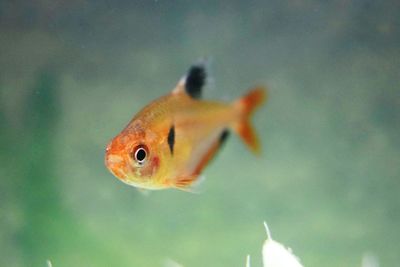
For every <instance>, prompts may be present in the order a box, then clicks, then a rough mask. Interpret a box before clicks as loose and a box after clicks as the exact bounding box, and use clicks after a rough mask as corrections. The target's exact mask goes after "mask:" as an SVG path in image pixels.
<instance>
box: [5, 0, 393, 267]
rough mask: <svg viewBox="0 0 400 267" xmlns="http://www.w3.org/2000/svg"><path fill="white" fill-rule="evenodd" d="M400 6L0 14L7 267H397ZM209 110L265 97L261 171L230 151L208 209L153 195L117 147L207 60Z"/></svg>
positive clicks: (82, 5)
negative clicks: (272, 266)
mask: <svg viewBox="0 0 400 267" xmlns="http://www.w3.org/2000/svg"><path fill="white" fill-rule="evenodd" d="M399 14H400V2H399V1H396V0H393V1H389V0H388V1H372V0H364V1H362V0H353V1H350V0H348V1H346V0H340V1H322V0H320V1H317V0H291V1H280V0H272V1H261V0H259V1H171V0H169V1H167V0H158V1H147V0H141V1H138V0H137V1H122V0H120V1H93V0H92V1H89V0H86V1H84V0H81V1H79V0H73V1H49V0H40V1H32V2H28V1H0V69H1V71H0V125H1V126H0V266H7V267H14V266H46V260H47V259H50V260H51V261H52V264H53V266H54V267H62V266H165V262H166V261H168V259H172V260H173V261H176V262H179V263H181V264H182V265H184V266H185V267H195V266H198V267H199V266H244V265H245V257H246V255H247V254H248V253H250V254H251V255H252V266H261V246H262V242H263V240H265V232H264V229H263V225H262V222H263V221H264V220H265V221H267V222H268V225H269V227H270V229H271V231H272V234H273V236H274V238H276V239H278V240H279V241H281V242H282V243H284V244H288V245H289V246H290V247H291V248H292V249H293V251H294V252H295V254H296V255H297V256H299V257H300V259H301V261H302V263H303V264H304V266H325V267H331V266H332V267H333V266H361V258H362V256H363V255H364V254H365V253H371V254H373V255H375V256H376V257H377V258H378V259H379V262H380V264H381V266H398V265H399V262H400V254H399V251H400V244H399V240H400V229H399V225H400V138H399V137H400V78H399V77H400V45H399V44H400V16H399ZM202 57H206V58H208V59H209V61H210V62H211V64H210V65H211V66H210V73H211V75H212V79H211V82H210V84H209V86H208V87H207V88H206V90H205V93H204V97H205V98H206V99H218V100H224V101H231V100H233V99H235V98H236V97H239V96H240V95H242V94H243V93H245V91H246V90H247V89H248V88H249V87H251V86H254V85H256V84H265V85H267V86H268V87H269V101H268V103H267V104H266V105H265V106H264V107H263V108H262V109H260V110H259V111H258V112H257V113H256V114H255V117H254V118H253V122H254V125H255V127H256V128H257V131H258V134H259V136H260V139H261V140H262V148H263V153H262V156H261V157H255V156H253V155H252V154H251V153H250V152H249V151H248V150H247V148H246V147H245V146H244V145H243V143H242V142H241V141H240V140H239V138H238V137H237V136H235V135H232V136H231V138H230V139H229V140H228V142H227V143H226V144H225V146H224V148H223V149H222V151H220V153H218V155H217V158H216V159H215V160H214V161H213V162H212V163H211V164H210V165H209V166H208V168H206V169H205V172H204V174H205V176H206V180H205V181H204V183H203V184H202V185H201V186H200V188H201V191H202V193H200V194H191V193H186V192H181V191H177V190H163V191H155V192H151V193H150V194H149V195H147V196H146V195H143V194H141V193H140V192H138V191H137V190H136V189H135V188H134V187H130V186H127V185H125V184H123V183H122V182H120V181H119V180H117V179H116V178H115V177H113V176H112V175H111V174H110V173H109V172H108V171H107V170H106V168H105V167H104V164H103V161H104V150H105V146H106V144H107V143H108V141H109V140H110V139H111V138H112V137H113V136H115V135H116V134H117V133H119V131H120V130H121V129H122V128H123V127H124V126H125V125H126V124H127V123H128V121H129V120H130V119H131V118H132V116H133V115H134V114H135V113H136V112H137V111H139V110H140V108H142V107H143V106H144V105H146V104H147V103H149V102H150V101H152V100H153V99H155V98H157V97H159V96H161V95H164V94H167V93H168V92H169V91H170V90H172V88H173V87H174V86H175V84H176V83H177V81H178V79H179V78H180V77H181V76H182V75H183V74H184V73H185V72H186V70H187V69H188V68H189V66H190V65H191V64H192V63H194V62H196V61H197V60H198V59H199V58H202Z"/></svg>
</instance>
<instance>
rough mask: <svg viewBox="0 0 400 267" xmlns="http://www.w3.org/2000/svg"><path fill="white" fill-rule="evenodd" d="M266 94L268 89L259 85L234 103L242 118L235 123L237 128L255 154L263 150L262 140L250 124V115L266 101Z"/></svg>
mask: <svg viewBox="0 0 400 267" xmlns="http://www.w3.org/2000/svg"><path fill="white" fill-rule="evenodd" d="M266 96H267V93H266V89H265V88H264V87H262V86H258V87H255V88H253V89H251V90H250V91H249V92H248V93H247V94H246V95H245V96H243V97H242V98H240V99H238V100H236V102H235V103H234V105H235V106H236V108H237V109H238V110H239V112H240V119H239V121H238V122H237V123H236V125H235V130H236V132H237V133H238V134H239V136H240V137H241V138H242V139H243V141H244V142H245V144H246V145H248V147H249V148H250V150H251V151H252V152H253V153H255V154H259V153H260V152H261V147H260V141H259V139H258V137H257V135H256V133H255V131H254V129H253V127H252V125H251V124H250V117H251V115H252V114H253V113H254V111H255V110H256V109H257V108H258V107H259V106H261V105H262V104H263V103H264V102H265V100H266Z"/></svg>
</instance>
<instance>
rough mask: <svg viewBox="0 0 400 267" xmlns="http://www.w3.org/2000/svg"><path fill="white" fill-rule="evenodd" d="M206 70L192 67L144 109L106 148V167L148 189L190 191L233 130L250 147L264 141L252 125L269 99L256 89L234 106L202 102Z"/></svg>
mask: <svg viewBox="0 0 400 267" xmlns="http://www.w3.org/2000/svg"><path fill="white" fill-rule="evenodd" d="M205 79H206V72H205V69H204V66H202V65H194V66H192V67H191V68H190V69H189V71H188V73H187V75H186V76H185V77H184V78H182V79H181V80H180V82H179V83H178V85H177V86H176V88H175V89H174V90H173V91H172V92H171V93H170V94H168V95H165V96H163V97H161V98H159V99H157V100H155V101H153V102H152V103H150V104H149V105H147V106H146V107H144V108H143V109H142V110H141V111H140V112H139V113H138V114H137V115H136V116H135V117H134V118H133V119H132V120H131V121H130V122H129V124H128V125H127V126H126V127H125V128H124V129H123V130H122V132H121V133H119V134H118V135H117V136H116V137H115V138H114V139H113V140H112V141H111V142H110V143H109V144H108V146H107V149H106V156H105V164H106V166H107V168H108V169H109V170H110V171H111V172H112V173H113V174H114V175H115V176H116V177H117V178H119V179H120V180H122V181H123V182H125V183H127V184H129V185H133V186H135V187H138V188H143V189H165V188H178V189H182V190H187V191H190V187H191V185H192V184H193V183H194V182H195V181H196V180H197V179H198V177H199V175H200V174H201V172H202V170H203V169H204V167H205V166H206V165H207V164H208V163H209V161H210V160H211V159H212V158H213V157H214V155H215V153H216V152H217V151H218V150H219V148H220V147H221V145H222V144H223V143H224V141H225V140H226V137H227V136H228V134H229V132H230V131H231V130H234V131H236V132H237V133H238V134H239V135H240V136H241V137H242V138H243V140H244V141H245V143H246V144H248V146H249V147H250V149H251V150H252V151H253V152H255V153H257V152H259V143H258V139H257V138H256V135H255V134H254V132H253V130H252V128H251V126H250V124H249V117H250V114H251V113H252V111H253V110H254V109H255V108H256V107H257V106H259V105H260V104H261V103H262V102H263V100H264V98H265V90H264V89H263V88H261V87H257V88H255V89H253V90H251V91H250V92H249V93H248V94H247V95H245V96H244V97H243V98H241V99H239V100H237V101H235V102H233V103H223V102H218V101H206V100H202V99H201V98H200V95H201V89H202V87H203V85H204V83H205Z"/></svg>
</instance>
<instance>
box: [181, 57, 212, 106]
mask: <svg viewBox="0 0 400 267" xmlns="http://www.w3.org/2000/svg"><path fill="white" fill-rule="evenodd" d="M206 79H207V72H206V68H205V66H204V64H196V65H193V66H191V67H190V69H189V71H188V73H187V75H186V80H185V91H186V93H187V94H188V95H190V96H191V97H193V98H195V99H199V98H201V91H202V89H203V87H204V85H205V83H206Z"/></svg>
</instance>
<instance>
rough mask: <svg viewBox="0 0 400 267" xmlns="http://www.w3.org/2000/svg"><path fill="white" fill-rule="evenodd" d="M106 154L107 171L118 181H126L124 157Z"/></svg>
mask: <svg viewBox="0 0 400 267" xmlns="http://www.w3.org/2000/svg"><path fill="white" fill-rule="evenodd" d="M107 152H108V151H107ZM107 152H106V156H105V159H104V164H105V165H106V167H107V169H108V170H109V171H110V172H111V173H112V174H113V175H114V176H115V177H117V178H118V179H121V180H126V178H127V176H128V175H127V173H126V172H125V168H124V166H125V161H124V158H123V157H122V156H119V155H115V154H110V153H107Z"/></svg>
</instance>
